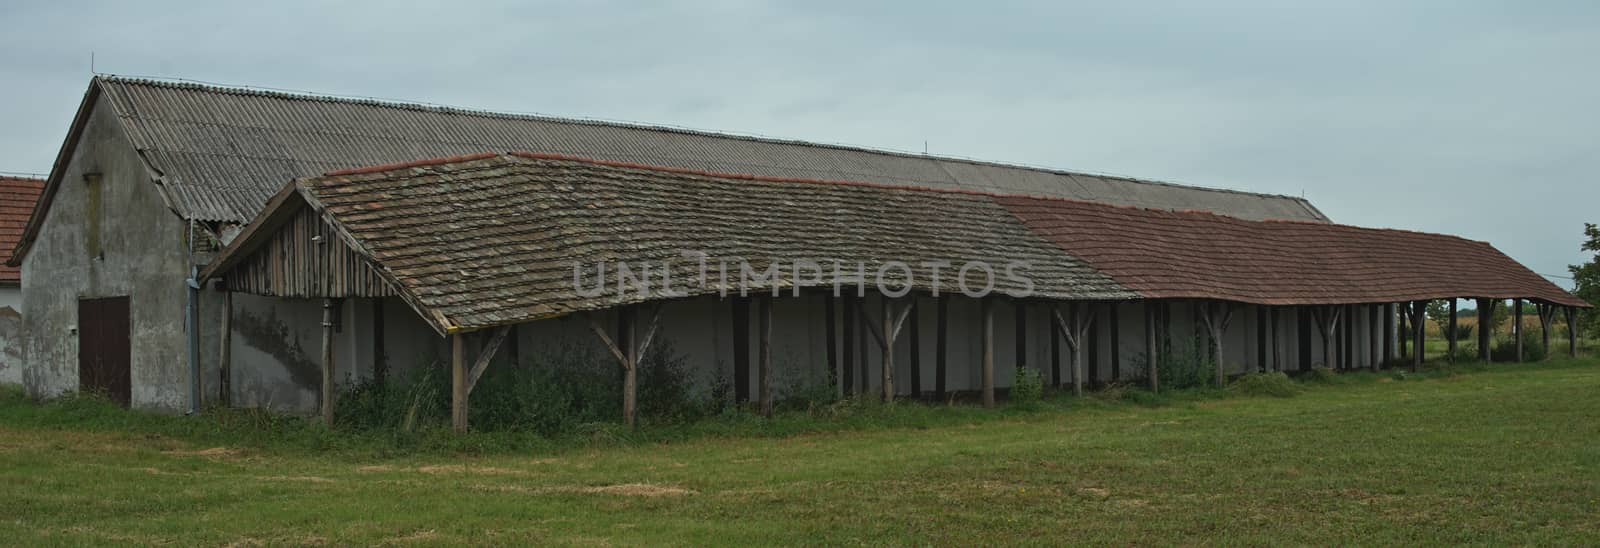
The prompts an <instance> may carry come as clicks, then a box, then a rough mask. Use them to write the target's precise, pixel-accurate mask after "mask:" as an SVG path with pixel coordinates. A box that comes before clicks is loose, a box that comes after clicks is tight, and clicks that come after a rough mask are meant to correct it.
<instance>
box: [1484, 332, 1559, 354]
mask: <svg viewBox="0 0 1600 548" xmlns="http://www.w3.org/2000/svg"><path fill="white" fill-rule="evenodd" d="M1552 340H1554V339H1552ZM1544 350H1545V349H1544V339H1543V338H1542V337H1540V336H1539V332H1538V330H1536V329H1524V330H1523V331H1522V359H1523V360H1524V361H1530V362H1536V361H1541V360H1543V359H1544V355H1545V351H1544ZM1489 355H1490V357H1492V358H1494V361H1497V362H1509V361H1516V359H1517V338H1516V337H1515V336H1513V335H1506V336H1503V337H1498V338H1496V339H1495V341H1494V346H1492V347H1490V348H1489Z"/></svg>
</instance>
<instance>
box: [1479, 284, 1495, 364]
mask: <svg viewBox="0 0 1600 548" xmlns="http://www.w3.org/2000/svg"><path fill="white" fill-rule="evenodd" d="M1495 302H1496V301H1493V300H1489V299H1482V298H1480V299H1478V359H1479V360H1482V361H1483V363H1489V362H1491V361H1493V360H1494V354H1493V353H1491V352H1489V345H1490V344H1493V341H1492V340H1491V337H1490V333H1489V329H1490V327H1491V326H1490V325H1489V323H1490V322H1493V321H1494V304H1495Z"/></svg>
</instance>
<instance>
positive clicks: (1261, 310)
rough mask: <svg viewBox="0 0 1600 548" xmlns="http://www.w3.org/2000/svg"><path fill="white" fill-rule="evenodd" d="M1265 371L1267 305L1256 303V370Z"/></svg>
mask: <svg viewBox="0 0 1600 548" xmlns="http://www.w3.org/2000/svg"><path fill="white" fill-rule="evenodd" d="M1266 371H1267V307H1266V305H1259V304H1258V305H1256V372H1258V373H1265V372H1266Z"/></svg>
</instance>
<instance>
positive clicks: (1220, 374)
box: [1195, 301, 1233, 388]
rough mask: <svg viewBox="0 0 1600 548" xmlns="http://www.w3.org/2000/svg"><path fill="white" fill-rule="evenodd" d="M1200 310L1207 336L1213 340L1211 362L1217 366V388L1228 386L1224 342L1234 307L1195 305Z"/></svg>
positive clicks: (1228, 305) (1212, 304)
mask: <svg viewBox="0 0 1600 548" xmlns="http://www.w3.org/2000/svg"><path fill="white" fill-rule="evenodd" d="M1195 306H1197V307H1199V310H1200V321H1201V322H1202V323H1204V324H1205V328H1206V336H1207V338H1209V339H1211V351H1212V354H1211V360H1212V361H1213V362H1216V364H1215V365H1216V366H1217V388H1222V387H1224V386H1227V385H1228V374H1227V371H1226V370H1225V369H1226V367H1225V366H1224V365H1223V355H1222V340H1223V337H1225V336H1226V335H1227V333H1228V323H1229V322H1230V321H1231V320H1232V319H1233V306H1232V305H1231V303H1228V302H1227V301H1219V302H1216V303H1211V302H1205V301H1200V302H1197V303H1195Z"/></svg>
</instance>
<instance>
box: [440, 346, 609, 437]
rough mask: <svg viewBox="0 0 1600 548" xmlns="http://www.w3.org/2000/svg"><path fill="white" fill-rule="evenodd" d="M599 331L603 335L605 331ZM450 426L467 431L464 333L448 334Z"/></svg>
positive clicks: (459, 431)
mask: <svg viewBox="0 0 1600 548" xmlns="http://www.w3.org/2000/svg"><path fill="white" fill-rule="evenodd" d="M600 333H601V334H602V336H603V335H604V333H605V332H604V331H601V332H600ZM607 340H608V341H609V338H608V339H607ZM613 348H615V347H613ZM450 427H451V428H452V429H454V430H455V431H456V433H461V432H466V431H467V342H466V334H464V333H455V334H453V335H450Z"/></svg>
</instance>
